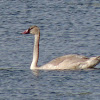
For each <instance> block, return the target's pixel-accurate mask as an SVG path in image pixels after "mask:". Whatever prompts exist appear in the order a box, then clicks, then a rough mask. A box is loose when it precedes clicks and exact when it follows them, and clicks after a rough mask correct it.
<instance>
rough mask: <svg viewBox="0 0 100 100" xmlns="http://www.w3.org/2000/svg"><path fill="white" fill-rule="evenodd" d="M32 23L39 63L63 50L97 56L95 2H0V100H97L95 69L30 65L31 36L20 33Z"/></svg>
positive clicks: (99, 11) (99, 77)
mask: <svg viewBox="0 0 100 100" xmlns="http://www.w3.org/2000/svg"><path fill="white" fill-rule="evenodd" d="M31 25H37V26H39V27H40V30H41V38H40V57H39V62H38V65H39V66H40V65H43V64H45V63H46V62H48V61H50V60H52V59H53V58H56V57H59V56H62V55H65V54H74V53H75V54H81V55H85V56H88V57H90V56H97V55H100V1H99V0H87V1H84V0H70V1H69V0H44V1H43V0H24V1H23V0H19V1H18V0H9V1H7V0H1V1H0V100H99V99H100V74H99V73H100V70H99V69H95V70H78V71H70V70H69V71H40V72H32V71H31V70H30V69H29V67H30V64H31V60H32V52H33V51H32V48H33V41H34V40H33V36H32V35H22V34H20V33H21V32H23V31H24V30H25V29H27V28H28V27H29V26H31ZM96 68H100V64H99V65H98V66H96Z"/></svg>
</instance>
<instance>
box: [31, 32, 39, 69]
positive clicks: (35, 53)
mask: <svg viewBox="0 0 100 100" xmlns="http://www.w3.org/2000/svg"><path fill="white" fill-rule="evenodd" d="M39 39H40V33H39V34H36V35H35V40H34V48H33V60H32V64H31V67H30V69H37V68H38V67H37V63H38V58H39Z"/></svg>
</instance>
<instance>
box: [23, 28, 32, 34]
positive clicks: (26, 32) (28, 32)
mask: <svg viewBox="0 0 100 100" xmlns="http://www.w3.org/2000/svg"><path fill="white" fill-rule="evenodd" d="M22 34H30V30H29V29H27V30H25V31H24V32H22Z"/></svg>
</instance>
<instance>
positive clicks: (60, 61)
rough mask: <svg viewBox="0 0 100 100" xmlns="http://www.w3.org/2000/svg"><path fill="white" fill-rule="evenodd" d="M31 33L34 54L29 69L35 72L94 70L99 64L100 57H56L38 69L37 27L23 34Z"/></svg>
mask: <svg viewBox="0 0 100 100" xmlns="http://www.w3.org/2000/svg"><path fill="white" fill-rule="evenodd" d="M27 33H31V34H34V35H35V41H34V50H33V51H34V52H33V60H32V64H31V66H30V69H32V70H35V69H39V70H64V69H71V70H73V69H86V68H94V67H95V66H96V65H97V64H98V63H100V56H97V57H91V58H88V57H85V56H82V55H76V54H75V55H74V54H71V55H65V56H62V57H58V58H56V59H54V60H52V61H50V62H49V63H47V64H45V65H43V66H41V67H38V66H37V63H38V58H39V39H40V29H39V28H38V27H37V26H32V27H30V28H29V29H28V30H26V31H25V32H23V34H27Z"/></svg>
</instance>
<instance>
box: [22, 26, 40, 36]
mask: <svg viewBox="0 0 100 100" xmlns="http://www.w3.org/2000/svg"><path fill="white" fill-rule="evenodd" d="M39 33H40V29H39V27H37V26H31V27H29V29H27V30H25V31H24V32H23V33H22V34H33V35H35V34H39Z"/></svg>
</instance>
